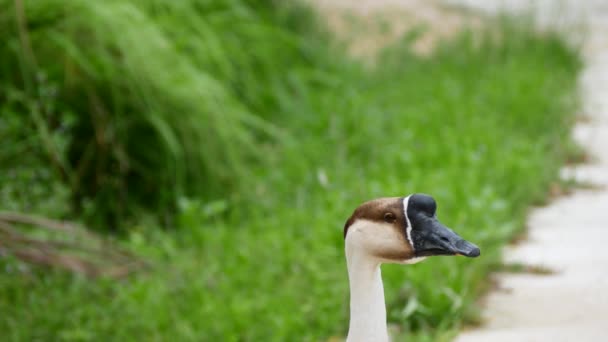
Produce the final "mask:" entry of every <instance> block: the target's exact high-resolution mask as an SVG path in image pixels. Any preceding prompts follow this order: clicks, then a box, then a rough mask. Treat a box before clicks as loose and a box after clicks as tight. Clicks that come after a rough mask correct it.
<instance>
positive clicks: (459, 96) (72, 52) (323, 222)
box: [0, 1, 578, 341]
mask: <svg viewBox="0 0 608 342" xmlns="http://www.w3.org/2000/svg"><path fill="white" fill-rule="evenodd" d="M0 3H6V6H13V5H14V4H15V3H18V1H17V2H12V1H10V2H7V1H0ZM32 3H34V2H31V3H30V4H29V6H32V8H30V9H27V8H26V13H29V15H30V16H32V15H36V13H37V12H36V11H39V13H38V15H39V17H38V18H39V19H38V21H30V25H32V27H31V28H30V29H29V30H28V32H29V33H30V41H31V43H30V44H31V45H32V51H33V53H32V54H33V55H34V56H36V57H35V59H36V62H35V66H32V65H33V64H32V65H25V66H23V67H22V68H21V69H19V70H17V69H15V65H19V63H33V62H32V61H30V62H27V61H25V62H24V61H20V57H22V54H23V53H24V50H23V41H20V40H18V39H17V38H16V37H19V35H10V37H12V38H11V39H12V40H11V39H9V41H10V42H12V43H11V44H7V45H6V46H5V47H4V48H2V49H4V50H2V51H0V62H1V64H0V67H2V68H3V69H1V70H2V72H3V74H2V75H3V76H2V77H3V79H2V82H3V83H2V86H3V89H5V90H10V93H11V94H13V95H12V97H9V96H7V95H5V96H6V98H3V100H5V99H9V98H10V99H11V100H10V101H8V100H7V101H4V104H3V107H2V118H1V119H2V120H4V121H2V122H9V120H7V119H6V118H13V119H11V120H19V119H15V118H16V117H18V116H19V115H24V114H27V115H25V117H27V118H32V117H33V118H35V117H37V116H38V117H40V116H41V117H43V118H44V117H45V116H44V115H47V116H46V118H47V120H48V115H51V116H52V117H54V116H53V115H55V114H44V113H60V115H59V114H58V115H59V116H58V117H59V121H61V120H65V121H66V122H68V128H67V129H63V130H62V129H60V128H61V127H62V126H61V125H55V126H52V125H51V126H50V127H51V128H52V129H48V130H47V131H48V132H49V134H48V135H49V136H51V137H56V136H59V138H57V139H58V140H59V142H62V141H63V142H64V143H62V144H59V145H58V146H60V147H61V146H64V149H57V151H58V152H57V151H56V152H53V153H56V155H57V156H59V157H58V158H57V160H59V161H61V160H63V162H62V163H59V164H58V165H59V167H58V170H55V171H53V170H49V171H48V173H49V174H50V175H49V176H48V177H47V178H44V177H42V178H41V177H38V176H36V177H34V176H32V177H31V178H24V179H25V180H24V179H21V180H15V178H14V177H13V178H11V177H8V176H0V177H3V178H0V181H1V182H2V183H1V184H0V186H2V189H3V192H2V196H4V197H3V199H4V201H3V203H2V205H3V206H5V207H9V206H8V205H7V204H5V203H9V202H10V203H11V205H10V208H12V209H22V210H32V211H36V210H37V209H36V208H38V207H37V203H42V204H44V205H42V204H41V205H40V208H42V209H40V211H41V212H43V213H47V214H49V213H50V214H51V215H53V214H56V213H57V212H59V213H60V215H63V216H65V217H70V218H75V219H85V220H87V221H88V222H92V223H93V224H94V225H95V223H96V222H97V223H98V225H99V226H102V227H103V226H104V224H99V222H114V223H115V224H117V225H119V226H120V227H121V229H120V230H121V231H123V232H124V234H123V235H122V236H121V239H122V241H123V243H124V245H126V246H128V247H129V248H131V249H133V250H135V251H136V252H137V253H139V254H140V255H142V256H143V257H144V258H146V259H147V260H149V262H150V263H151V264H152V265H153V267H152V269H151V270H149V271H147V272H142V273H140V274H137V275H135V276H133V277H131V278H128V279H126V280H121V281H115V280H111V279H97V280H90V279H85V278H82V277H78V276H72V275H68V274H64V273H61V272H49V271H42V270H38V269H35V268H33V269H32V268H28V267H24V266H23V265H21V266H19V264H18V263H16V262H15V261H14V260H12V259H11V258H10V257H3V258H2V259H0V266H1V268H0V312H2V315H1V317H0V336H1V337H3V339H5V340H14V341H30V340H79V341H80V340H98V341H107V340H117V341H131V340H142V339H144V340H152V341H156V340H158V341H167V340H175V341H201V340H205V341H288V340H304V341H316V340H324V339H326V338H329V337H331V336H343V335H344V333H345V330H346V327H347V314H348V307H347V305H348V284H347V278H346V269H345V264H344V257H343V241H342V233H341V232H342V227H343V224H344V221H345V220H346V218H347V217H348V216H349V215H350V213H351V212H352V210H353V209H354V208H355V207H356V206H357V205H358V204H359V203H360V202H362V201H364V200H367V199H370V198H374V197H379V196H399V195H406V194H408V193H411V192H426V193H429V194H432V195H434V197H435V198H436V199H437V201H438V204H439V209H438V210H439V211H438V214H439V216H440V217H441V220H442V222H444V223H446V224H447V225H449V226H451V227H453V228H454V229H455V230H457V231H458V232H459V233H460V234H461V235H462V236H463V237H465V238H467V239H469V240H471V241H473V242H475V243H476V244H478V245H479V246H480V247H481V250H482V257H481V258H479V259H476V260H461V259H459V258H435V259H431V260H428V261H425V262H424V263H422V264H418V265H415V266H410V267H401V266H394V265H387V266H386V267H384V269H383V275H384V278H385V287H386V295H387V304H388V313H389V320H390V322H391V323H394V324H396V325H397V326H398V328H399V330H400V333H402V334H414V335H415V336H417V337H418V338H419V339H420V340H424V339H429V338H435V339H436V338H438V337H440V336H443V334H444V333H446V331H449V330H450V329H452V328H454V327H457V326H458V325H459V324H461V323H462V322H463V321H464V320H470V319H474V318H475V310H476V309H475V306H474V304H473V302H474V300H475V298H476V295H478V294H479V293H480V291H481V290H482V289H484V288H485V287H487V284H486V282H487V279H486V276H487V274H488V271H489V270H490V268H491V266H492V265H493V264H495V263H496V262H498V257H499V254H498V253H499V248H500V247H501V246H502V245H503V244H505V243H506V242H507V241H508V240H509V239H510V238H511V237H513V235H514V234H515V233H517V232H518V231H519V230H520V229H521V228H522V222H523V219H524V216H525V213H526V210H527V208H529V207H530V205H532V204H534V203H538V202H539V201H542V200H543V199H544V198H545V197H546V196H547V192H548V188H549V185H550V184H551V183H552V182H554V181H555V180H556V179H557V172H558V169H559V166H560V165H561V164H562V163H563V161H564V160H565V158H566V157H567V154H568V153H569V150H568V146H569V141H568V138H567V132H568V128H569V127H570V124H571V122H572V119H573V117H572V114H573V110H574V101H573V94H574V87H575V79H576V73H577V70H578V59H577V57H576V55H575V54H574V53H573V52H572V51H570V50H569V49H568V48H566V47H565V45H564V44H563V42H562V41H561V40H560V39H558V38H556V37H554V36H552V35H545V36H543V37H539V36H536V35H534V34H533V33H532V32H531V30H529V29H527V28H526V27H525V25H512V24H509V23H501V24H500V25H498V24H497V26H498V28H496V29H495V30H496V31H494V32H492V33H491V34H490V33H488V34H485V35H484V34H482V33H477V34H476V39H472V38H471V36H470V35H468V34H462V35H460V36H458V37H457V38H455V39H454V40H453V41H451V42H444V43H442V44H441V45H440V46H439V47H438V49H437V51H436V52H435V53H434V54H432V55H431V56H429V57H425V58H420V57H416V56H414V55H412V54H410V53H409V49H408V47H407V45H406V44H397V45H396V46H394V47H391V48H390V49H389V50H388V51H385V53H383V54H382V57H381V58H380V59H379V60H378V63H377V66H376V67H374V68H369V67H366V66H364V65H363V64H361V63H359V62H357V61H354V60H351V59H349V58H348V57H347V56H346V55H345V54H344V53H343V52H342V50H341V49H339V48H334V47H332V46H333V44H330V38H328V37H327V36H326V35H325V34H323V33H322V32H310V31H309V30H308V29H307V27H310V26H311V25H312V24H311V23H313V20H314V17H313V16H302V15H299V14H300V13H301V12H297V11H295V12H294V10H293V8H285V7H283V6H279V5H268V4H266V5H264V6H263V7H259V6H256V4H257V3H256V2H255V1H233V2H226V3H227V4H230V5H221V6H220V5H217V6H215V5H212V4H209V3H207V5H205V6H207V7H205V6H202V7H198V5H196V4H195V3H196V2H194V1H193V2H170V1H166V2H165V1H130V2H123V1H120V2H119V1H108V2H104V3H103V4H102V3H99V4H96V3H90V2H87V1H67V2H59V1H39V2H36V3H38V4H42V3H44V4H45V6H48V7H44V6H39V7H37V6H36V5H33V4H32ZM178 3H179V4H180V5H177V4H178ZM66 4H69V6H68V5H66ZM3 5H4V4H3ZM257 5H260V4H257ZM70 6H73V7H70ZM66 8H68V9H69V11H68V10H66ZM51 9H55V10H56V11H52V10H51ZM74 9H78V11H77V12H74ZM43 10H44V11H43ZM7 13H8V12H7ZM41 13H42V14H41ZM57 13H58V14H57ZM74 13H80V14H79V15H78V16H77V15H75V14H74ZM82 13H86V16H84V14H82ZM307 13H308V12H307ZM43 14H44V15H43ZM117 14H120V15H117ZM52 15H56V17H51V19H48V17H49V16H52ZM0 18H1V19H0V22H10V23H11V25H13V24H14V25H17V27H18V26H19V23H18V20H17V19H15V18H11V17H9V15H8V14H3V17H0ZM104 20H105V21H104ZM33 22H35V23H36V25H34V24H32V23H33ZM237 23H238V24H237ZM7 25H8V24H7ZM202 25H207V26H202ZM241 26H242V27H241ZM7 27H8V26H7ZM11 27H12V26H11ZM107 27H112V30H111V31H110V32H109V33H108V30H106V29H105V28H107ZM35 30H38V31H36V32H34V31H35ZM7 32H9V31H0V33H1V34H5V35H6V36H5V37H8V36H9V34H8V33H7ZM83 32H84V33H83ZM51 33H52V34H51ZM36 34H38V40H37V39H36ZM83 34H90V35H91V36H86V37H84V38H83V37H82V36H81V35H83ZM252 35H254V36H253V37H252ZM49 36H51V37H54V38H53V39H50V40H48V39H47V37H49ZM491 37H493V38H491ZM496 37H500V39H496ZM7 39H8V38H7ZM11 49H12V50H11ZM34 67H35V68H36V71H41V70H42V71H44V74H45V80H48V81H44V82H46V83H44V84H52V85H53V86H54V87H56V88H57V89H58V94H57V96H55V97H53V99H52V100H50V101H51V103H52V104H53V105H54V106H55V107H53V108H59V110H54V111H49V112H42V114H40V112H37V111H36V110H37V109H39V108H43V107H40V106H38V105H29V106H28V103H30V102H28V101H34V103H39V102H40V101H41V98H42V97H41V96H40V95H39V93H40V92H39V90H38V88H39V87H36V86H34V85H33V84H35V80H36V78H35V77H36V76H35V73H34V74H32V72H31V68H34ZM32 75H34V76H32ZM30 77H33V78H32V80H34V81H31V82H30V81H28V80H30ZM28 82H29V83H28ZM30 83H31V85H28V84H30ZM203 84H204V85H203ZM82 92H85V93H84V94H83V93H82ZM87 92H88V93H87ZM5 94H8V92H6V93H5ZM45 103H46V102H45ZM95 108H103V110H101V111H100V112H99V113H97V114H95V115H92V114H90V112H91V111H92V110H94V109H95ZM106 115H107V116H109V117H110V118H112V119H111V120H107V119H103V118H104V117H105V116H106ZM62 118H63V119H62ZM66 118H67V119H66ZM91 118H92V119H91ZM70 120H71V121H70ZM100 120H101V121H100ZM51 121H52V120H51ZM10 122H12V121H10ZM47 122H48V121H47ZM99 125H102V126H101V127H102V131H103V132H108V129H109V131H110V132H113V133H114V134H113V135H111V137H112V138H113V139H109V140H107V141H108V142H110V143H109V145H104V146H106V147H107V148H106V149H102V150H101V151H106V152H107V153H108V154H107V155H106V156H105V157H101V156H99V155H98V154H95V155H96V156H97V157H100V158H102V161H97V162H95V163H92V164H91V165H97V166H98V167H99V168H95V167H91V169H90V172H84V171H82V174H87V175H88V177H89V178H86V177H85V178H82V177H79V176H78V177H77V176H75V175H79V173H78V171H77V170H79V165H80V164H79V162H78V161H79V160H81V159H79V158H76V157H74V156H80V157H82V156H83V155H86V150H85V151H80V150H78V148H77V147H78V146H87V142H88V141H89V140H87V138H89V139H90V137H91V136H95V132H99V129H100V128H99V127H100V126H99ZM0 127H5V130H4V131H0V133H2V134H4V137H7V138H6V139H8V138H12V139H16V138H15V137H18V138H19V139H20V140H18V141H17V140H15V142H14V146H17V145H18V144H17V142H18V143H20V144H21V143H23V139H22V138H23V137H22V136H21V134H22V133H19V132H21V131H19V130H18V128H17V124H14V125H12V126H11V125H1V126H0ZM11 127H12V129H11ZM27 127H29V128H30V129H31V132H32V135H33V136H34V138H32V140H31V141H30V140H28V141H30V145H27V144H26V145H24V146H26V147H27V148H30V149H34V150H35V151H38V152H39V155H40V158H39V162H38V164H36V161H35V160H34V161H31V162H28V164H26V165H21V164H20V163H19V158H17V156H18V155H19V154H18V153H17V152H15V151H13V150H6V149H5V150H0V153H4V154H2V157H3V158H5V159H4V160H11V161H12V162H11V163H10V167H9V166H5V165H9V164H4V163H3V164H2V168H7V169H9V171H11V170H12V171H11V172H13V174H19V175H22V174H24V173H23V172H22V171H15V168H17V167H19V168H20V169H19V170H23V169H27V170H39V169H45V168H46V169H48V168H49V166H48V165H50V164H48V163H46V162H44V161H45V160H47V159H45V158H49V157H48V156H49V153H48V151H46V150H44V149H40V148H39V146H40V145H41V144H42V142H40V141H38V140H36V139H37V138H35V137H37V134H40V132H41V128H40V126H37V125H36V123H35V122H33V123H30V122H29V121H28V126H27ZM41 127H42V128H44V127H49V126H46V124H43V125H41ZM42 131H43V132H44V131H45V130H44V129H43V130H42ZM104 136H106V135H104ZM42 137H44V135H43V136H42ZM61 137H64V138H61ZM62 139H63V140H62ZM78 139H84V140H78ZM3 141H4V140H3ZM74 141H77V142H78V143H76V144H74V143H73V142H74ZM82 141H84V142H82ZM98 142H99V139H97V140H94V139H93V142H91V144H93V145H95V144H96V143H98ZM10 146H13V145H10ZM24 148H25V147H24ZM91 148H92V149H94V148H97V147H91ZM95 151H96V150H95ZM53 153H51V155H55V154H53ZM70 156H72V157H71V158H70ZM9 157H10V158H9ZM103 158H105V159H103ZM121 158H123V159H121ZM104 161H105V162H104ZM125 161H128V162H125ZM123 162H125V163H126V164H121V163H123ZM87 165H88V164H87ZM99 165H101V166H99ZM121 165H122V166H123V167H125V168H124V169H123V168H121V167H120V166H121ZM125 165H126V166H125ZM155 166H157V167H158V169H155V168H154V167H155ZM87 167H89V166H86V165H85V166H81V168H87ZM74 170H76V171H74ZM108 170H109V171H108ZM115 170H122V171H120V172H118V173H112V172H113V171H115ZM199 171H200V173H198V172H199ZM32 172H33V173H35V172H34V171H32ZM36 172H37V171H36ZM121 172H124V173H121ZM6 174H8V173H5V175H6ZM106 174H110V175H115V178H111V179H108V178H104V177H101V178H99V175H102V176H103V175H106ZM49 177H50V178H51V179H52V180H53V181H51V180H49ZM74 177H77V178H74ZM100 179H101V181H100ZM17 181H22V182H24V183H25V184H28V185H30V184H36V185H37V186H40V187H44V186H45V185H47V184H59V185H57V186H58V187H61V188H62V189H64V190H62V191H58V192H57V196H58V197H57V202H59V203H54V204H53V203H52V204H48V196H40V194H39V193H37V197H35V196H30V194H28V193H27V192H25V193H24V192H23V191H20V190H21V189H15V185H14V182H17ZM79 182H82V184H83V186H87V185H90V188H87V189H85V190H86V191H85V190H81V189H83V188H82V187H81V186H77V190H74V187H75V186H76V185H77V184H80V183H79ZM106 182H107V183H106ZM131 182H134V183H131ZM91 184H93V185H91ZM6 189H9V190H10V191H8V190H6ZM43 190H44V191H46V192H44V191H43ZM43 190H41V192H42V193H43V194H44V193H46V194H49V196H54V194H55V191H52V190H49V189H47V188H45V189H43ZM157 192H161V194H158V193H157ZM66 193H67V195H66ZM117 196H126V197H120V198H122V200H124V202H120V203H119V204H120V208H118V207H116V208H115V207H111V206H109V204H112V203H114V202H113V201H112V199H114V198H115V197H117ZM149 196H151V197H149ZM41 197H42V199H41ZM148 198H150V201H151V203H148V202H147V201H146V199H148ZM43 199H44V200H43ZM26 202H27V204H28V206H25V204H23V203H26ZM66 202H69V205H67V204H65V203H66ZM73 202H76V203H75V204H74V203H73ZM20 203H21V204H23V205H21V204H20ZM131 204H133V206H134V207H131ZM52 205H58V206H60V210H58V211H57V212H54V209H53V207H52ZM125 206H126V207H125ZM123 207H124V208H123ZM79 208H85V209H86V210H87V211H79V210H78V209H79ZM158 208H161V209H159V210H160V211H161V212H162V214H159V216H160V218H159V216H156V215H155V213H156V210H157V209H158ZM163 208H164V209H163ZM124 211H127V212H129V213H130V214H129V215H125V216H123V215H122V213H123V212H124ZM165 211H166V212H165ZM83 212H84V214H86V215H83ZM102 214H103V215H102ZM100 215H101V217H103V218H99V217H100ZM108 215H109V217H110V219H108ZM123 217H126V219H122V218H123ZM165 218H167V219H165ZM162 223H164V225H165V226H164V227H163V228H164V229H161V228H160V227H159V225H161V224H162Z"/></svg>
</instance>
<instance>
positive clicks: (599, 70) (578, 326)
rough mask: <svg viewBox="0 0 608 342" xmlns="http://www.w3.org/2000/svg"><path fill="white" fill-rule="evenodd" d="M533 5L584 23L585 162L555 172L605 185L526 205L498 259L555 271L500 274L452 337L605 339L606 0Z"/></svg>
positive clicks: (461, 0) (513, 5)
mask: <svg viewBox="0 0 608 342" xmlns="http://www.w3.org/2000/svg"><path fill="white" fill-rule="evenodd" d="M444 2H449V3H452V4H458V5H466V6H467V7H469V8H473V9H479V10H482V11H485V12H487V13H496V12H497V11H499V10H500V9H501V8H504V9H506V10H507V11H518V10H521V9H523V8H525V7H526V6H529V4H530V1H489V0H445V1H444ZM535 6H536V8H537V17H538V18H539V20H540V24H541V25H543V26H552V25H562V26H563V25H566V27H567V26H568V25H570V24H573V23H583V24H585V26H586V27H587V29H588V32H587V35H586V36H585V37H586V38H585V40H584V44H583V51H584V59H585V63H586V66H585V69H584V72H583V74H582V76H581V79H580V93H581V97H582V100H583V116H584V117H585V118H586V119H585V120H581V122H580V123H579V124H577V126H576V127H575V128H574V132H573V134H574V137H575V139H576V140H577V141H578V142H579V143H580V144H581V145H582V146H584V148H586V150H587V151H588V152H589V154H590V155H591V157H592V162H591V163H590V164H587V165H583V166H578V167H575V168H569V169H564V170H563V172H562V174H563V176H564V177H570V178H571V177H574V178H576V179H577V180H580V181H584V182H591V183H593V184H595V185H598V186H600V187H604V188H603V189H600V190H594V191H591V190H586V191H585V190H580V191H577V192H575V193H574V194H573V195H571V196H568V197H565V198H560V199H558V200H556V201H554V202H553V203H552V204H551V205H549V206H547V207H545V208H540V209H537V210H535V211H533V212H532V214H531V216H530V218H529V220H528V226H529V238H528V239H527V241H525V242H523V243H521V244H519V245H518V246H516V247H514V248H507V249H506V250H505V252H504V258H505V259H506V261H507V262H518V263H525V264H532V265H542V266H546V267H549V268H550V269H553V270H555V271H557V273H556V274H554V275H532V274H502V275H499V276H498V284H499V289H498V290H496V291H494V292H493V293H491V294H490V295H489V297H488V298H487V301H486V309H485V312H484V315H483V317H484V319H485V322H486V323H485V324H484V325H483V326H482V327H481V328H480V329H475V330H471V331H467V332H464V333H462V334H461V335H460V336H459V337H458V338H456V341H457V342H478V341H479V342H481V341H483V342H486V341H492V342H501V341H509V342H515V341H516V342H526V341H531V342H532V341H534V342H535V341H553V342H559V341H564V342H566V341H576V342H583V341H608V1H606V0H603V1H600V0H579V1H576V0H570V1H537V2H536V3H535ZM560 13H561V14H560ZM555 14H558V15H557V16H556V15H555Z"/></svg>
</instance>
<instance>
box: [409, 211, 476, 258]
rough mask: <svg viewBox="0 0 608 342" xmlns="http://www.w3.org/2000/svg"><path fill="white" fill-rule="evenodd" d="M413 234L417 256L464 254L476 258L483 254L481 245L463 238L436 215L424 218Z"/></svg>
mask: <svg viewBox="0 0 608 342" xmlns="http://www.w3.org/2000/svg"><path fill="white" fill-rule="evenodd" d="M411 234H412V240H413V242H414V250H415V252H416V256H419V257H423V256H432V255H464V256H466V257H470V258H475V257H478V256H479V255H480V254H481V252H480V250H479V247H477V246H475V245H474V244H472V243H470V242H469V241H466V240H465V239H463V238H461V237H460V236H459V235H458V234H456V233H454V231H453V230H451V229H450V228H448V227H446V226H444V225H443V224H441V223H440V222H439V220H437V219H436V218H434V217H433V218H426V219H425V220H422V222H420V226H419V227H417V229H413V230H412V232H411Z"/></svg>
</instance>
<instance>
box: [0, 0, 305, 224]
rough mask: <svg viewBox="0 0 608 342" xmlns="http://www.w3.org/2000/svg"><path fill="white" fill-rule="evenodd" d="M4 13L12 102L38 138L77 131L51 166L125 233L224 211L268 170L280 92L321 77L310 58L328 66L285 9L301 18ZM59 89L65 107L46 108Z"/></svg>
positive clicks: (39, 7) (116, 7)
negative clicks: (188, 203) (300, 76)
mask: <svg viewBox="0 0 608 342" xmlns="http://www.w3.org/2000/svg"><path fill="white" fill-rule="evenodd" d="M0 5H1V6H2V8H4V9H5V10H3V13H2V17H1V18H0V23H2V27H3V28H4V29H3V30H2V31H0V37H1V38H2V41H3V42H5V44H4V45H3V47H2V51H0V55H1V56H2V60H1V61H0V63H1V66H0V68H2V69H1V70H2V79H3V82H2V83H3V88H4V90H5V91H4V92H3V93H5V94H8V95H7V97H9V98H11V99H14V100H15V102H17V103H16V105H19V106H21V107H23V109H22V110H23V111H25V112H29V115H30V118H31V121H35V122H37V124H38V126H39V131H40V133H39V134H41V135H44V134H47V135H49V133H48V132H49V131H53V130H54V129H57V128H59V127H61V128H62V129H65V130H69V131H70V140H69V141H68V142H67V144H68V146H67V147H66V148H65V149H64V150H65V151H60V149H59V148H54V147H49V156H48V159H50V160H54V161H56V164H57V167H58V172H59V174H60V175H61V177H62V178H64V180H65V182H66V183H68V184H69V186H70V188H71V189H72V192H73V195H74V198H75V199H76V208H77V209H79V210H78V211H80V209H84V210H86V209H87V208H90V210H89V211H88V212H90V213H91V214H92V215H94V217H93V219H92V220H89V221H90V222H93V223H96V222H99V221H101V222H103V223H110V224H113V225H116V224H117V223H118V220H119V219H124V218H125V216H126V214H129V211H131V212H132V211H133V210H134V209H137V208H138V207H142V206H143V207H145V208H147V209H151V210H153V211H156V212H157V213H159V216H161V218H162V217H164V216H166V215H168V214H169V213H171V212H172V211H173V209H174V208H175V203H176V200H177V199H178V198H180V197H182V196H204V197H207V198H217V197H220V198H221V197H223V196H228V194H229V193H230V192H231V191H233V190H235V189H238V188H239V187H241V186H242V185H243V184H246V182H245V180H247V168H248V166H247V165H249V163H250V162H251V161H252V160H257V161H259V162H263V161H264V160H265V159H267V158H266V156H265V155H264V154H263V153H262V151H260V149H259V148H258V147H257V144H256V143H257V142H259V141H264V140H268V139H270V140H271V141H273V140H276V139H278V138H280V137H281V132H280V131H279V130H278V129H277V127H276V126H274V125H273V124H271V123H270V120H271V119H273V118H275V117H277V116H278V111H277V110H276V108H277V102H278V101H279V99H278V98H277V95H276V94H275V92H274V90H275V89H277V88H284V86H285V83H286V82H287V77H286V76H287V75H285V74H288V73H289V72H290V70H291V68H292V66H294V65H297V67H299V68H310V67H312V63H311V61H312V60H307V59H306V58H305V57H306V54H313V53H314V54H315V55H317V53H316V52H312V51H311V50H312V47H310V46H308V45H309V44H307V41H306V39H300V38H298V37H296V36H295V35H296V34H297V31H298V29H299V28H298V25H297V21H294V20H288V19H290V18H288V17H287V15H288V13H293V12H287V11H286V10H285V9H284V8H288V7H289V8H291V7H293V5H277V4H273V3H270V2H254V1H250V2H249V3H248V2H246V1H228V2H209V1H207V2H200V1H179V2H171V1H128V2H125V1H104V2H95V1H84V0H70V1H57V0H45V1H27V2H26V1H21V0H3V1H2V2H1V3H0ZM253 6H255V7H253ZM308 15H309V16H310V14H308ZM304 16H306V13H304ZM292 17H293V18H296V17H295V16H294V15H292ZM298 20H302V19H298ZM280 22H290V23H291V26H292V27H288V26H287V25H283V26H282V27H281V28H278V27H277V26H276V25H277V24H278V23H280ZM310 22H312V21H310ZM311 37H313V36H312V35H311ZM47 85H50V86H51V87H52V88H53V90H54V91H53V94H52V95H51V96H47V97H46V98H44V99H41V98H40V92H41V88H42V87H45V86H47ZM47 87H48V86H47ZM49 142H50V143H51V144H52V143H53V142H52V141H49ZM164 222H167V221H166V220H165V221H164Z"/></svg>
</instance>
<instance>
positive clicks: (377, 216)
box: [344, 194, 480, 263]
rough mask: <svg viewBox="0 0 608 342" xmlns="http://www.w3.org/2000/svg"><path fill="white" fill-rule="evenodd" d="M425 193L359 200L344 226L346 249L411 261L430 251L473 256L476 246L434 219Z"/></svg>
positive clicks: (432, 202)
mask: <svg viewBox="0 0 608 342" xmlns="http://www.w3.org/2000/svg"><path fill="white" fill-rule="evenodd" d="M436 210H437V204H436V202H435V200H434V199H433V198H432V197H431V196H429V195H425V194H412V195H410V196H406V197H391V198H379V199H375V200H372V201H369V202H365V203H363V204H361V205H360V206H359V207H358V208H357V209H355V211H354V212H353V214H352V215H351V217H350V218H349V219H348V221H347V222H346V224H345V226H344V239H345V242H346V253H347V255H348V254H352V253H354V252H355V251H357V252H358V253H363V255H365V256H366V257H369V258H372V259H375V260H377V261H379V262H387V263H414V262H417V261H421V260H423V259H424V258H426V257H429V256H434V255H463V256H466V257H473V258H474V257H477V256H479V255H480V251H479V248H478V247H477V246H475V245H474V244H472V243H470V242H468V241H466V240H465V239H463V238H462V237H460V236H459V235H458V234H456V233H455V232H454V231H453V230H451V229H450V228H448V227H446V226H444V225H443V224H442V223H441V222H439V220H438V219H437V215H436Z"/></svg>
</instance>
